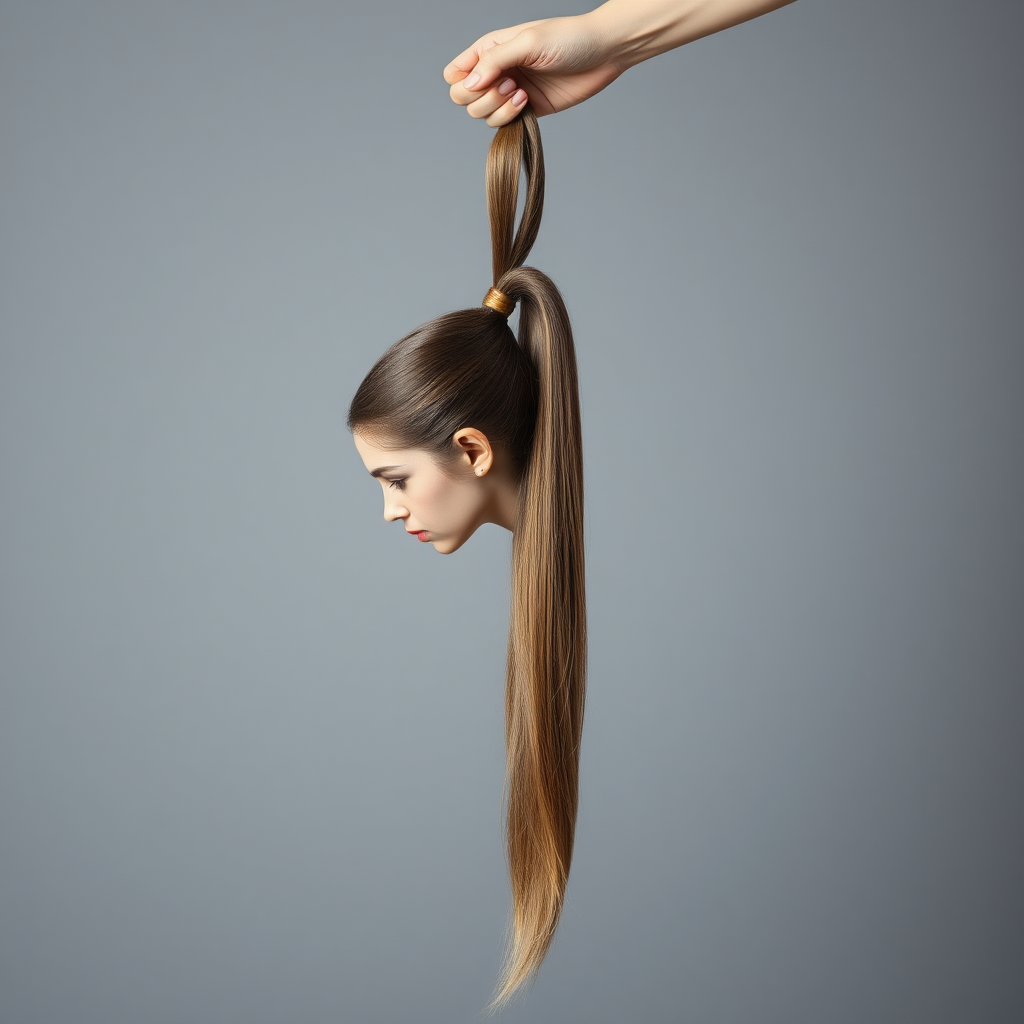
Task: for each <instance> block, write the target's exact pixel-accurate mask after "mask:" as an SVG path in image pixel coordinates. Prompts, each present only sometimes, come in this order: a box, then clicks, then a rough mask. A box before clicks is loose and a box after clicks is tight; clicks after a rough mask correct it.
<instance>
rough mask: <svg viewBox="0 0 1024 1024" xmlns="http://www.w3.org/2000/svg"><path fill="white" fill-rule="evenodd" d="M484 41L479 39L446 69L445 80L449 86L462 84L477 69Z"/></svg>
mask: <svg viewBox="0 0 1024 1024" xmlns="http://www.w3.org/2000/svg"><path fill="white" fill-rule="evenodd" d="M483 41H484V40H483V39H478V40H477V41H476V42H475V43H474V44H473V45H472V46H471V47H469V49H467V50H463V51H462V53H460V54H459V55H458V57H456V58H455V60H453V61H452V62H451V63H450V64H449V65H448V66H447V67H446V68H445V69H444V80H445V81H446V82H447V83H448V84H449V85H454V84H455V83H456V82H461V81H462V80H463V79H464V78H465V77H466V76H467V75H468V74H469V73H470V71H472V70H473V68H475V67H476V64H477V61H478V60H479V59H480V51H481V49H482V46H481V44H482V43H483Z"/></svg>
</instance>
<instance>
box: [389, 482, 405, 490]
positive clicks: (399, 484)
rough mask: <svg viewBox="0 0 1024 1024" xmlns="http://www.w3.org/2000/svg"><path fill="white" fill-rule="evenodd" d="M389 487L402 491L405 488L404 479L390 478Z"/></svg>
mask: <svg viewBox="0 0 1024 1024" xmlns="http://www.w3.org/2000/svg"><path fill="white" fill-rule="evenodd" d="M391 489H392V490H394V491H404V490H405V481H404V480H392V481H391Z"/></svg>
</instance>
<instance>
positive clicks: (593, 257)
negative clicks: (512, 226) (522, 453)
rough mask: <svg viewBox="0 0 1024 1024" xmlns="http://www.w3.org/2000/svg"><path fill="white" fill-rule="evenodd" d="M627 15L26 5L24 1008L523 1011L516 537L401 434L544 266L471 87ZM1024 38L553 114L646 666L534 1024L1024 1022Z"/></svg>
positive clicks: (798, 8) (205, 1014)
mask: <svg viewBox="0 0 1024 1024" xmlns="http://www.w3.org/2000/svg"><path fill="white" fill-rule="evenodd" d="M584 9H586V5H585V4H579V3H569V4H564V5H562V6H561V7H560V8H557V9H552V8H550V7H547V6H545V5H543V4H530V5H516V7H515V9H514V10H511V9H510V8H509V6H508V5H507V4H499V3H496V2H479V0H475V2H469V0H462V2H448V3H443V4H440V3H412V2H406V3H375V4H361V5H358V6H357V5H354V4H345V3H341V2H330V3H329V2H296V0H289V2H288V3H285V2H277V3H268V2H259V3H256V2H247V3H241V2H217V0H214V2H210V0H203V2H201V3H200V2H187V3H183V2H180V0H179V2H175V3H173V4H171V3H161V4H143V3H139V2H130V0H123V2H120V3H115V2H109V0H90V2H88V3H70V2H68V3H57V2H50V0H20V2H11V0H4V2H3V3H2V4H0V14H2V20H0V140H2V141H0V145H2V149H3V159H2V181H0V204H2V205H0V229H2V236H0V247H2V268H0V270H2V274H0V299H2V320H0V326H2V379H0V399H2V402H0V458H2V480H0V483H2V488H3V502H2V533H0V543H2V565H0V570H2V599H3V605H2V636H0V641H2V643H0V673H2V689H0V815H2V818H0V821H2V832H0V866H2V870H0V1021H2V1024H64V1022H68V1024H72V1022H73V1024H94V1022H95V1024H138V1022H145V1024H183V1022H203V1024H205V1022H210V1024H229V1022H239V1024H263V1022H266V1024H280V1022H283V1021H288V1022H289V1024H323V1022H328V1021H332V1022H333V1021H343V1022H349V1021H350V1022H354V1024H373V1022H384V1024H391V1022H417V1024H433V1022H437V1024H456V1022H471V1021H474V1020H478V1019H479V1013H480V1009H481V1007H482V1006H483V1005H484V1004H485V1002H486V1000H487V998H488V996H489V993H490V989H491V985H492V983H493V981H494V979H495V976H496V971H497V967H498V963H499V955H500V949H501V937H502V930H503V927H504V923H505V914H506V906H507V890H506V882H505V876H504V863H503V854H502V844H501V828H500V825H501V819H500V792H501V784H502V770H503V763H502V754H503V751H502V681H503V664H504V642H505V621H506V613H507V593H508V549H509V541H508V535H507V534H505V533H504V532H503V531H501V530H499V529H498V528H497V527H487V528H485V529H484V530H482V531H480V533H479V534H478V535H477V536H476V537H475V538H474V539H473V540H472V541H471V542H470V544H469V545H468V546H467V547H466V548H465V549H463V551H461V552H459V553H458V554H457V555H455V556H454V557H452V558H443V557H439V556H437V555H436V553H435V552H434V551H433V549H432V548H429V547H421V546H419V545H417V544H416V543H415V542H413V541H410V540H409V539H408V538H406V537H405V536H404V535H403V534H402V533H401V532H400V531H399V529H398V528H397V527H395V526H394V525H393V524H392V525H390V526H388V525H387V524H385V523H384V522H383V520H382V519H381V498H380V491H379V488H378V485H377V484H376V483H375V482H373V481H371V480H369V479H368V478H367V477H366V474H365V471H364V470H363V468H362V465H361V463H360V462H359V460H358V457H357V456H356V453H355V451H354V450H353V448H352V445H351V443H350V440H349V438H348V435H347V433H346V431H345V428H344V413H345V410H346V406H347V402H348V399H349V398H350V396H351V394H352V392H353V391H354V389H355V387H356V385H357V383H358V381H359V380H360V379H361V377H362V375H363V374H364V373H365V371H366V370H367V369H368V368H369V366H370V365H371V363H372V362H373V360H374V359H375V358H376V356H377V355H378V354H379V353H380V352H381V351H382V350H383V349H384V347H385V346H386V345H388V344H390V343H391V342H392V341H393V340H394V339H395V338H397V337H399V336H400V335H401V334H404V333H405V332H406V331H408V330H409V329H411V328H412V327H413V326H415V325H416V324H418V323H420V322H422V321H424V320H427V319H429V318H431V317H433V316H435V315H437V314H439V313H441V312H443V311H445V310H448V309H453V308H459V307H462V306H466V305H475V304H476V303H478V302H479V300H480V297H481V296H482V295H483V292H484V291H485V290H486V288H487V286H488V285H489V283H490V279H489V253H488V242H487V234H486V224H485V214H484V198H483V164H484V156H485V151H486V147H487V144H488V142H489V139H490V135H491V132H490V129H488V128H487V127H486V126H484V125H483V124H481V123H479V122H474V121H471V120H470V119H469V118H468V117H467V116H466V115H465V113H464V112H463V111H461V110H459V109H457V108H455V107H454V106H452V104H451V103H450V101H449V100H448V98H447V87H446V86H445V84H444V83H443V81H442V80H441V77H440V72H441V69H442V67H443V66H444V64H445V63H446V62H447V61H448V60H449V59H450V58H451V57H453V56H454V55H455V54H456V53H457V52H458V51H459V50H461V49H462V48H463V47H464V46H466V45H468V44H469V43H470V42H471V41H472V40H473V39H475V38H476V37H477V36H478V35H479V34H481V33H482V32H484V31H486V30H488V29H490V28H494V27H497V26H501V25H505V24H508V23H510V22H511V21H515V20H522V19H526V18H529V17H536V16H541V15H544V14H548V13H572V12H574V11H580V10H584ZM1022 21H1024V18H1022V14H1021V8H1020V5H1019V4H1016V3H1011V2H995V0H990V2H984V3H972V4H967V3H959V4H953V3H935V2H925V0H915V2H909V3H906V2H905V3H900V4H894V3H891V2H885V0H872V2H858V3H851V2H847V3H833V4H825V3H819V4H815V3H810V2H802V3H797V4H795V5H794V6H792V7H788V8H785V9H783V10H782V11H779V12H777V13H775V14H771V15H768V16H767V17H765V18H762V19H760V20H758V21H755V22H752V23H749V24H747V25H744V26H740V27H737V28H735V29H732V30H729V31H727V32H725V33H723V34H720V35H718V36H715V37H712V38H708V39H705V40H701V41H699V42H696V43H694V44H692V45H691V46H688V47H685V48H684V49H682V50H680V51H677V52H675V53H672V54H669V55H666V56H664V57H662V58H659V59H658V60H656V61H652V62H650V63H648V64H645V65H643V66H641V67H639V68H637V69H635V70H634V71H632V72H630V73H629V74H628V75H626V76H625V77H624V78H622V79H620V80H619V81H618V82H617V83H616V84H615V85H613V86H612V87H611V88H610V89H609V90H608V91H607V92H606V93H604V94H602V95H601V96H599V97H597V98H596V99H594V100H592V101H590V102H589V103H587V104H585V105H584V106H582V107H580V108H577V109H574V110H572V111H569V112H566V113H563V114H561V115H558V116H556V117H554V118H548V119H545V120H544V121H543V122H542V130H543V134H544V141H545V146H546V152H547V161H548V197H549V205H548V210H547V213H546V217H545V223H544V226H543V228H542V232H541V238H540V241H539V243H538V245H537V247H536V249H535V251H534V257H533V259H532V260H531V262H534V263H535V264H536V265H538V266H540V267H541V268H543V269H544V270H545V271H547V272H548V273H549V274H551V275H552V276H553V277H554V278H555V280H556V281H557V282H558V283H559V285H560V286H561V287H562V289H563V292H564V294H565V297H566V301H567V303H568V306H569V308H570V311H571V312H572V314H573V317H574V322H575V326H576V330H577V343H578V347H579V353H580V360H581V366H582V392H583V403H584V417H585V430H586V444H587V449H586V460H587V472H588V493H587V503H588V504H587V507H588V523H587V526H588V538H589V540H588V543H589V548H588V557H589V583H590V623H591V627H592V634H593V646H592V656H591V690H590V699H589V705H588V722H587V727H586V731H585V749H584V755H583V779H582V784H583V789H582V812H581V815H580V824H579V833H578V847H577V849H578V852H577V857H576V861H575V865H574V868H573V875H572V880H571V886H570V898H569V904H568V907H567V910H566V913H565V916H564V919H563V923H562V927H561V929H560V932H559V934H558V937H557V942H556V945H555V948H554V950H553V952H552V953H551V955H550V957H549V959H548V961H547V963H546V964H545V966H544V969H543V971H542V973H541V976H540V978H539V980H538V982H537V983H536V985H535V986H534V988H533V990H532V993H531V994H530V996H529V999H528V1000H527V1001H526V1002H525V1003H523V1004H522V1005H520V1006H518V1007H516V1008H514V1009H513V1010H510V1011H509V1012H507V1013H506V1014H505V1015H504V1018H503V1019H506V1020H508V1021H524V1022H525V1021H530V1022H549V1024H555V1022H585V1024H604V1022H608V1024H622V1022H627V1021H642V1022H645V1024H646V1022H686V1024H705V1022H707V1024H733V1022H736V1024H773V1022H778V1024H801V1022H808V1024H819V1022H850V1024H862V1022H864V1021H871V1022H890V1021H891V1022H901V1024H902V1022H918V1021H920V1022H928V1024H941V1022H966V1021H970V1022H972V1024H974V1022H992V1024H995V1022H1010V1021H1013V1022H1016V1021H1019V1020H1021V1019H1024V977H1022V974H1024V972H1022V962H1024V960H1022V953H1024V935H1022V932H1024V915H1022V910H1024V907H1022V886H1021V865H1022V863H1024V841H1022V833H1024V829H1022V802H1021V797H1022V791H1024V786H1022V777H1024V767H1022V759H1024V758H1022V743H1021V739H1022V731H1024V730H1022V724H1024V714H1022V704H1024V700H1022V684H1024V650H1022V648H1024V644H1022V636H1024V630H1022V622H1024V616H1022V611H1024V608H1022V604H1024V558H1022V551H1021V547H1022V529H1021V524H1024V487H1022V460H1021V442H1022V440H1024V430H1022V426H1024V424H1022V419H1024V414H1022V409H1024V402H1022V398H1024V355H1022V351H1024V345H1022V338H1021V315H1020V313H1021V309H1020V307H1021V300H1020V296H1021V271H1022V269H1024V268H1022V262H1024V261H1022V259H1021V256H1022V241H1021V238H1022V227H1024V224H1022V216H1021V212H1022V211H1021V188H1020V181H1021V180H1022V179H1021V173H1022V170H1024V161H1022V159H1021V156H1022V152H1021V150H1022V146H1021V106H1022V104H1021V102H1020V97H1021V96H1024V73H1022V65H1021V60H1020V38H1021V30H1022V27H1024V25H1022Z"/></svg>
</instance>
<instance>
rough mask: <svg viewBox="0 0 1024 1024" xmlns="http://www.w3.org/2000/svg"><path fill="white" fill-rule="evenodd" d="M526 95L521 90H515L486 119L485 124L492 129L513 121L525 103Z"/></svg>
mask: <svg viewBox="0 0 1024 1024" xmlns="http://www.w3.org/2000/svg"><path fill="white" fill-rule="evenodd" d="M526 99H527V96H526V93H525V92H524V91H523V90H522V89H516V91H515V92H514V93H512V95H511V96H510V97H509V98H508V99H507V100H506V101H505V102H504V103H503V104H502V105H501V106H500V107H498V109H497V110H495V111H494V113H493V114H491V115H490V116H489V117H488V118H487V123H488V124H489V125H490V126H491V127H492V128H500V127H501V126H502V125H503V124H508V123H509V121H514V120H515V119H516V118H517V117H518V116H519V112H520V111H521V110H522V109H523V105H524V104H525V103H526Z"/></svg>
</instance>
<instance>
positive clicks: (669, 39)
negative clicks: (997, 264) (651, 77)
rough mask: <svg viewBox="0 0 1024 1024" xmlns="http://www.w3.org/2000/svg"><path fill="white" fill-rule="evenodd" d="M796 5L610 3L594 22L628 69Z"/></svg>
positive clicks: (677, 0) (702, 0)
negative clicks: (669, 51) (759, 17)
mask: <svg viewBox="0 0 1024 1024" xmlns="http://www.w3.org/2000/svg"><path fill="white" fill-rule="evenodd" d="M792 2H793V0H608V2H607V3H605V4H602V5H601V6H600V7H598V8H597V9H596V10H594V11H591V12H590V13H589V14H585V15H583V16H582V17H584V18H587V19H589V20H591V21H592V23H593V25H594V27H595V29H596V30H597V31H598V32H600V33H601V34H602V35H603V36H604V37H605V38H606V39H607V42H608V46H609V50H610V52H611V53H612V54H614V57H613V59H614V61H615V63H616V64H619V65H620V66H621V67H622V68H623V69H625V68H630V67H633V66H634V65H636V64H639V63H640V62H641V61H645V60H647V59H648V58H650V57H655V56H657V55H658V54H659V53H665V51H666V50H673V49H675V48H676V47H677V46H682V45H683V44H685V43H690V42H693V40H695V39H700V38H702V37H703V36H709V35H712V34H713V33H715V32H720V31H721V30H722V29H724V28H731V27H732V26H733V25H739V24H740V23H741V22H744V21H750V19H751V18H756V17H758V16H759V15H761V14H767V13H768V12H769V11H774V10H778V8H780V7H785V6H786V4H789V3H792Z"/></svg>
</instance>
